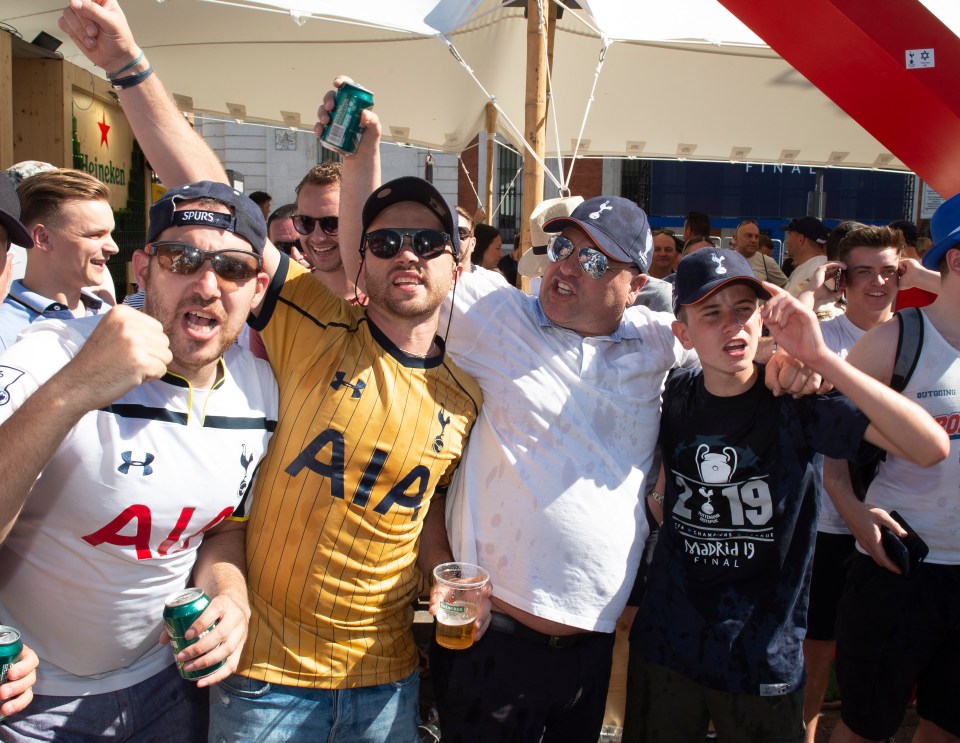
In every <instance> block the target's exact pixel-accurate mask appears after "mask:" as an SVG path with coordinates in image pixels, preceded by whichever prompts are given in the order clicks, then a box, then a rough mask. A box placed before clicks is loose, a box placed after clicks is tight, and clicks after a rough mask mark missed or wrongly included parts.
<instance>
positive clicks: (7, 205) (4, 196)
mask: <svg viewBox="0 0 960 743" xmlns="http://www.w3.org/2000/svg"><path fill="white" fill-rule="evenodd" d="M11 245H19V246H20V247H21V248H29V247H32V246H33V240H31V239H30V233H29V232H28V231H27V228H26V227H24V226H23V223H22V222H21V221H20V199H19V198H17V191H16V189H15V188H14V187H13V183H11V182H10V179H9V178H6V177H4V176H2V175H0V295H2V296H6V293H7V287H8V286H9V285H10V261H9V251H10V246H11Z"/></svg>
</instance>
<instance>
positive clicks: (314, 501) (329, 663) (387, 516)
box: [238, 262, 481, 689]
mask: <svg viewBox="0 0 960 743" xmlns="http://www.w3.org/2000/svg"><path fill="white" fill-rule="evenodd" d="M282 270H283V269H282V268H281V272H282ZM287 271H288V273H287V276H286V281H285V282H284V284H283V286H282V288H281V289H280V292H279V296H276V295H275V294H271V295H268V300H267V305H265V307H264V309H263V311H262V313H261V317H260V318H259V324H263V323H264V322H267V325H266V327H265V328H263V329H262V335H263V340H264V344H265V346H266V348H267V353H268V354H269V356H270V362H271V365H272V366H273V369H274V372H275V374H276V376H277V381H278V383H279V386H280V410H279V422H278V425H277V430H276V432H275V433H274V436H273V439H272V441H271V445H270V448H269V451H268V453H267V457H266V459H265V460H264V461H263V464H262V465H261V467H260V470H259V472H258V474H257V482H256V491H255V496H254V505H253V510H252V512H251V515H250V520H249V522H248V525H247V566H248V582H249V586H250V600H251V608H252V611H253V614H252V617H251V620H250V631H249V636H248V638H247V643H246V647H245V648H244V652H243V657H242V659H241V663H240V668H239V671H238V672H239V673H241V674H243V675H245V676H249V677H251V678H255V679H260V680H263V681H267V682H270V683H279V684H286V685H290V686H303V687H315V688H325V689H336V688H352V687H358V686H372V685H376V684H383V683H387V682H391V681H397V680H399V679H401V678H403V677H404V676H406V675H408V674H410V673H411V672H412V671H413V669H414V668H415V667H416V664H417V650H416V646H415V645H414V643H413V637H412V632H411V625H412V621H413V609H412V608H411V601H412V599H413V597H414V595H415V593H416V585H417V572H416V567H415V560H416V541H417V539H418V537H419V535H420V529H421V526H422V524H423V519H424V516H425V515H426V512H427V509H428V507H429V504H430V497H431V496H432V494H433V492H434V489H435V488H436V487H437V485H438V484H439V485H446V483H447V482H448V481H449V478H450V475H451V473H452V472H453V470H454V468H455V467H456V465H457V463H458V462H459V459H460V454H461V452H462V451H463V446H464V444H465V442H466V439H467V435H468V433H469V431H470V428H471V427H472V426H473V423H474V421H475V420H476V416H477V413H478V410H479V406H480V401H481V393H480V388H479V387H478V386H477V384H476V383H475V382H474V381H473V379H472V378H471V377H469V376H468V375H467V374H465V373H464V372H463V371H462V370H460V369H459V368H458V367H457V366H455V365H454V364H453V362H452V361H451V360H450V359H449V357H447V356H444V357H443V358H442V359H439V358H437V359H426V360H421V359H412V358H409V357H406V356H404V355H403V354H402V353H401V352H400V351H399V350H398V349H397V348H396V347H395V346H393V345H392V344H391V343H390V341H389V340H388V339H387V338H386V337H385V336H384V335H383V334H382V333H380V332H379V330H378V329H377V328H376V327H375V326H373V325H372V324H371V323H370V322H369V321H368V320H367V318H366V314H365V312H364V310H363V308H362V307H354V306H352V305H350V304H349V303H347V302H345V301H343V300H341V299H339V298H338V297H335V296H334V295H332V294H330V293H329V292H328V291H327V290H326V289H325V288H324V287H323V286H322V285H321V284H320V282H319V281H317V280H316V279H314V278H313V277H312V276H310V275H309V274H307V273H306V272H305V271H303V270H302V269H301V268H300V267H299V266H297V265H296V264H294V263H292V262H290V263H289V264H288V269H287ZM273 300H275V302H274V301H273Z"/></svg>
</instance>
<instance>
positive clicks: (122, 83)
mask: <svg viewBox="0 0 960 743" xmlns="http://www.w3.org/2000/svg"><path fill="white" fill-rule="evenodd" d="M152 74H153V67H148V68H147V69H145V70H144V71H143V72H138V73H137V74H136V75H128V76H127V77H121V78H117V79H116V80H111V81H110V86H111V87H112V88H113V89H114V90H126V89H127V88H132V87H133V86H134V85H139V84H140V83H142V82H143V81H144V80H146V79H147V78H148V77H150V76H151V75H152Z"/></svg>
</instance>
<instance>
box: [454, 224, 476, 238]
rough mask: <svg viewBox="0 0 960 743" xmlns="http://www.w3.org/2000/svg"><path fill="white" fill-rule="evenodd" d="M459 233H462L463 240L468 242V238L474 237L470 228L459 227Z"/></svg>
mask: <svg viewBox="0 0 960 743" xmlns="http://www.w3.org/2000/svg"><path fill="white" fill-rule="evenodd" d="M457 232H459V233H460V239H461V240H466V239H467V238H468V237H473V234H472V233H471V232H470V228H469V227H457Z"/></svg>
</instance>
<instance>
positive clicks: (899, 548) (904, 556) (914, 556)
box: [880, 511, 930, 578]
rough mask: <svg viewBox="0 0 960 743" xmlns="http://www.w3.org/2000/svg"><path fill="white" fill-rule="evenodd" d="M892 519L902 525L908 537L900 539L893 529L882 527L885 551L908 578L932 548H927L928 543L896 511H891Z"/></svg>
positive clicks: (881, 532)
mask: <svg viewBox="0 0 960 743" xmlns="http://www.w3.org/2000/svg"><path fill="white" fill-rule="evenodd" d="M890 518H892V519H893V520H894V521H896V522H897V523H898V524H900V526H901V527H902V528H903V530H904V531H906V532H907V535H906V536H905V537H899V536H897V535H896V534H894V533H893V530H892V529H889V528H888V527H886V526H883V527H880V535H881V540H882V542H883V549H884V551H885V552H886V553H887V557H889V558H890V560H891V561H892V562H893V564H894V565H896V566H897V567H898V568H900V573H901V575H903V576H904V577H905V578H908V577H910V575H911V574H912V573H914V572H915V571H916V569H917V568H918V567H919V566H920V563H921V562H923V561H924V560H925V559H926V557H927V554H929V552H930V548H929V547H927V543H926V542H924V541H923V539H921V538H920V535H919V534H917V532H915V531H914V530H913V527H912V526H910V524H908V523H907V521H906V519H904V518H903V516H901V515H900V514H899V513H897V512H896V511H891V512H890Z"/></svg>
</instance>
